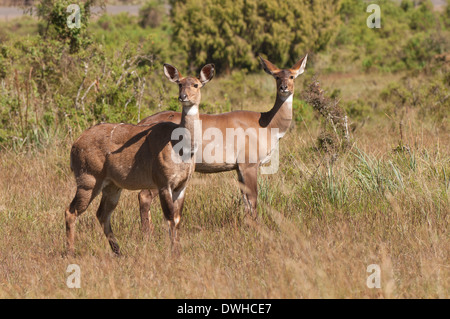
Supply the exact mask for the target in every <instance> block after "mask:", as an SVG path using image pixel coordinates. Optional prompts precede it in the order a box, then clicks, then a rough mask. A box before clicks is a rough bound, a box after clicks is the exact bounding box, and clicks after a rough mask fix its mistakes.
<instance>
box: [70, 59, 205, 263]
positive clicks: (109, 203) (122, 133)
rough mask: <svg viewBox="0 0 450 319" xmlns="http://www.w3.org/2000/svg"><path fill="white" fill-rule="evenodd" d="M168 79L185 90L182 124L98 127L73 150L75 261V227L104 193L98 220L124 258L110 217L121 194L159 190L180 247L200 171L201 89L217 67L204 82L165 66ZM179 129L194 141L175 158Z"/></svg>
mask: <svg viewBox="0 0 450 319" xmlns="http://www.w3.org/2000/svg"><path fill="white" fill-rule="evenodd" d="M164 73H165V75H166V76H167V78H168V79H169V80H170V81H172V82H174V83H177V84H178V85H179V87H180V90H179V98H178V99H179V101H180V102H181V104H182V106H183V113H182V116H181V122H180V124H174V123H171V122H159V123H154V124H152V125H131V124H108V123H106V124H99V125H96V126H93V127H91V128H90V129H88V130H86V131H85V132H84V133H83V134H82V135H81V136H80V137H79V138H78V140H77V141H76V142H75V143H74V144H73V146H72V150H71V153H70V162H71V164H70V165H71V169H72V171H73V173H74V175H75V179H76V183H77V191H76V194H75V197H74V199H73V200H72V202H71V204H70V206H69V207H68V208H67V210H66V213H65V220H66V232H67V249H68V253H69V254H70V255H72V254H73V253H74V239H75V221H76V219H77V217H78V216H80V215H81V214H82V213H83V212H84V211H85V210H86V209H87V208H88V206H89V204H90V203H91V202H92V200H93V199H94V198H95V197H96V196H97V195H98V194H99V193H100V192H102V199H101V202H100V206H99V208H98V210H97V218H98V220H99V222H100V224H101V226H102V227H103V230H104V233H105V235H106V238H107V239H108V241H109V244H110V245H111V249H112V250H113V252H114V253H115V254H117V255H119V254H120V250H119V245H118V243H117V240H116V238H115V236H114V234H113V231H112V229H111V214H112V212H113V211H114V209H115V208H116V206H117V203H118V201H119V198H120V193H121V191H122V189H130V190H141V189H155V190H158V192H159V198H160V201H161V206H162V209H163V212H164V216H165V218H166V219H167V221H168V224H169V234H170V237H171V240H172V244H173V245H176V244H177V242H178V236H177V229H178V225H179V223H180V217H181V212H182V210H183V204H184V197H185V190H186V186H187V183H188V180H189V178H190V176H191V175H192V173H193V171H194V166H195V162H194V159H195V156H194V155H195V140H194V124H195V122H196V121H197V120H198V119H199V114H198V107H199V104H200V99H201V94H200V89H201V88H202V87H203V86H204V85H205V84H206V83H207V82H209V81H210V80H211V79H212V78H213V76H214V65H213V64H208V65H206V66H204V67H203V68H202V70H201V71H200V76H199V78H195V77H186V78H184V77H182V76H181V74H180V72H178V70H177V69H176V68H175V67H173V66H171V65H169V64H165V65H164ZM177 129H181V131H183V130H185V132H186V131H187V132H189V134H190V137H191V140H190V150H187V151H186V149H183V154H182V155H180V154H179V153H178V152H176V150H175V149H174V146H175V145H176V144H177V143H176V142H175V141H174V140H172V133H174V131H175V130H177ZM189 134H186V136H189ZM175 135H177V134H175ZM178 136H179V134H178ZM177 156H178V157H177ZM175 248H176V247H175Z"/></svg>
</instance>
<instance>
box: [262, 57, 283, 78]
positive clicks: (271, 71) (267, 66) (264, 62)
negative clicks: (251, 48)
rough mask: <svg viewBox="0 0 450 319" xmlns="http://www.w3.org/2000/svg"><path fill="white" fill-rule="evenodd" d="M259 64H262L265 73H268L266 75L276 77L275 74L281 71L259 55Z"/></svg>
mask: <svg viewBox="0 0 450 319" xmlns="http://www.w3.org/2000/svg"><path fill="white" fill-rule="evenodd" d="M259 62H260V63H261V66H262V68H263V69H264V71H266V73H268V74H270V75H274V74H275V73H277V72H278V71H280V69H279V68H277V67H276V66H275V65H274V64H273V63H272V62H270V61H269V60H266V59H263V58H262V57H261V56H260V55H259Z"/></svg>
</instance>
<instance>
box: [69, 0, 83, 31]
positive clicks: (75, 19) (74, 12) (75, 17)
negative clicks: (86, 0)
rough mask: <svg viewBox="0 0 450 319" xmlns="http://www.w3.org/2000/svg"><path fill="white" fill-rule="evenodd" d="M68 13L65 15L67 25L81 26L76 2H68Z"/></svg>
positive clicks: (78, 7) (71, 27)
mask: <svg viewBox="0 0 450 319" xmlns="http://www.w3.org/2000/svg"><path fill="white" fill-rule="evenodd" d="M66 12H67V13H70V15H69V16H68V17H67V27H68V28H69V29H73V28H77V29H79V28H81V10H80V6H79V5H78V4H70V5H69V6H68V7H67V10H66Z"/></svg>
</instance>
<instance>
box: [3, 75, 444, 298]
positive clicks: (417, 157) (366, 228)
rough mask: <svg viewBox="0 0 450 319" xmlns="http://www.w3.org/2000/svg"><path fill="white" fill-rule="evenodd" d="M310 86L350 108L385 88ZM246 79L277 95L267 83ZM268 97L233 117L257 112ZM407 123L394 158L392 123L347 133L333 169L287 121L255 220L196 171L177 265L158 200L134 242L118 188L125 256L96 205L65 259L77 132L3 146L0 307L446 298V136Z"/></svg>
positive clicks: (134, 208) (354, 79)
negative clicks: (57, 302)
mask: <svg viewBox="0 0 450 319" xmlns="http://www.w3.org/2000/svg"><path fill="white" fill-rule="evenodd" d="M319 80H320V81H322V83H323V85H324V86H326V87H332V88H338V89H341V92H342V96H343V98H349V99H351V98H354V97H364V94H370V92H367V91H368V87H369V86H370V87H372V88H373V90H377V85H376V83H377V81H378V83H380V82H381V83H383V82H384V81H386V80H387V79H384V78H383V77H382V76H378V78H375V79H371V80H369V79H367V77H365V76H364V75H355V76H347V77H344V76H342V77H340V76H336V75H334V76H323V77H321V78H319ZM389 80H392V78H390V79H389ZM226 81H229V80H228V79H226V78H223V79H220V78H218V79H216V80H215V82H214V81H213V82H212V83H211V86H209V87H208V88H206V89H205V95H204V98H203V100H204V101H208V102H214V101H213V100H214V99H215V98H216V99H219V98H220V97H218V96H220V95H218V94H216V93H217V92H219V91H220V90H225V91H226V89H227V87H226V83H227V82H226ZM247 81H248V82H250V81H251V82H253V83H256V84H255V85H256V86H257V87H259V90H260V92H274V91H275V86H274V83H273V80H272V79H270V78H268V77H267V76H265V75H262V74H261V75H251V76H250V77H249V79H246V82H247ZM258 81H259V82H258ZM374 81H375V84H374ZM302 89H303V87H302V86H301V84H300V83H299V84H298V87H297V89H296V90H297V91H296V93H295V94H296V97H297V96H299V95H300V93H301V92H300V91H301V90H302ZM369 91H370V90H369ZM361 92H364V93H361ZM361 94H362V96H361ZM352 95H354V96H352ZM222 98H223V95H222ZM273 98H274V96H273V95H272V96H264V93H262V96H260V97H258V96H256V97H255V98H254V99H251V98H249V99H248V100H246V99H244V100H243V101H242V106H239V105H238V106H236V107H235V106H233V108H235V109H240V108H241V107H243V108H247V109H253V110H267V109H269V108H270V107H271V106H272V103H273ZM213 111H215V112H219V111H220V110H213ZM223 111H226V110H223ZM414 112H415V111H414V110H410V111H409V113H407V114H406V116H405V118H404V122H403V123H404V125H403V132H402V134H403V136H402V138H403V141H402V145H405V146H406V147H404V148H403V149H400V150H398V149H397V151H394V149H395V148H396V147H397V146H398V145H399V132H398V123H397V120H396V118H395V117H394V115H392V114H390V115H388V114H386V115H384V116H380V117H379V120H377V121H367V123H365V124H363V125H362V124H361V123H358V125H357V128H356V129H355V131H354V132H353V133H352V140H353V142H352V147H351V149H350V150H349V151H347V152H346V153H343V154H341V155H340V156H339V157H338V159H337V160H336V161H335V162H334V163H333V164H330V163H329V162H328V160H327V159H326V155H324V154H323V153H321V152H318V151H317V150H315V146H316V138H317V135H318V132H319V130H320V127H319V125H318V124H314V123H315V122H317V121H316V120H314V119H313V120H311V121H308V122H307V121H297V122H296V123H295V124H294V125H293V126H292V129H291V130H290V131H289V132H288V134H286V136H285V137H284V138H283V139H282V141H281V144H280V146H281V147H280V148H281V150H280V169H279V171H278V173H277V174H274V175H269V176H260V177H259V189H260V192H259V211H260V218H259V219H258V220H257V221H256V222H255V221H253V220H251V219H249V218H247V217H245V215H244V211H243V208H242V203H241V199H240V192H239V189H238V182H237V178H236V174H235V173H234V172H233V173H223V174H214V175H201V174H197V173H196V174H195V176H194V178H193V180H192V181H191V183H190V185H189V187H188V191H187V195H186V204H185V209H184V212H183V217H182V227H181V252H180V254H179V255H178V256H173V255H172V254H171V252H170V243H169V237H168V234H167V226H166V223H165V222H164V220H163V214H162V211H161V208H160V207H159V202H157V201H155V202H154V205H153V207H152V217H153V221H154V224H155V231H154V234H153V235H152V237H151V238H150V239H149V240H145V239H144V238H143V236H142V235H141V232H140V223H139V211H138V201H137V192H129V191H124V192H123V195H122V198H121V201H120V202H119V206H118V207H117V209H116V210H115V212H114V214H113V217H112V224H113V229H114V231H115V234H116V237H117V239H118V241H119V243H120V244H121V248H122V251H123V256H122V257H119V258H117V257H114V256H113V254H112V252H111V251H110V248H109V245H108V242H107V240H106V239H105V237H104V235H103V232H102V230H101V228H100V225H99V223H98V221H97V220H96V218H95V211H96V209H97V207H98V204H99V199H98V198H97V199H96V200H95V201H94V202H93V204H91V206H90V207H89V209H88V210H87V212H85V214H84V215H83V216H82V217H81V218H80V219H79V220H78V222H77V238H76V256H75V257H73V258H67V257H64V251H65V228H64V210H65V207H66V206H67V205H68V204H69V202H70V201H71V199H72V197H73V195H74V191H75V181H74V179H73V176H72V173H71V171H70V168H69V150H70V147H71V143H72V142H73V140H74V139H75V138H76V135H77V134H79V132H77V133H74V134H73V135H74V136H70V135H67V136H66V137H65V138H61V137H59V138H50V139H49V142H48V145H46V146H44V147H40V148H36V149H29V150H25V149H24V150H21V151H14V150H11V149H2V150H1V151H0V225H1V227H0V298H80V297H81V298H99V297H100V298H136V297H138V298H448V297H449V287H450V282H449V280H450V276H449V270H450V269H449V232H448V229H449V228H448V223H449V212H450V204H449V190H450V143H449V141H450V131H449V126H448V122H445V121H444V122H441V123H435V122H432V121H427V122H423V121H419V120H418V118H420V117H418V116H417V114H415V113H414ZM69 264H78V265H79V266H80V268H81V288H80V289H69V288H68V287H67V286H66V278H67V277H68V275H69V273H66V269H67V266H68V265H69ZM371 264H378V265H379V266H380V268H381V288H380V289H377V288H375V289H370V288H368V286H367V285H366V282H367V277H368V276H369V275H370V273H368V272H367V267H368V266H369V265H371Z"/></svg>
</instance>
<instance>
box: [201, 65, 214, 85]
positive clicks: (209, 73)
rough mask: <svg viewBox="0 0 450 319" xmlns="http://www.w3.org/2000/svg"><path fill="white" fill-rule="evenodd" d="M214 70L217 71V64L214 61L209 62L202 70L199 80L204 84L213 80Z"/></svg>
mask: <svg viewBox="0 0 450 319" xmlns="http://www.w3.org/2000/svg"><path fill="white" fill-rule="evenodd" d="M214 71H215V66H214V64H212V63H210V64H207V65H205V66H204V67H203V68H202V70H201V71H200V77H199V80H200V82H202V85H205V84H206V83H208V82H209V81H211V79H212V78H213V77H214Z"/></svg>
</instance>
